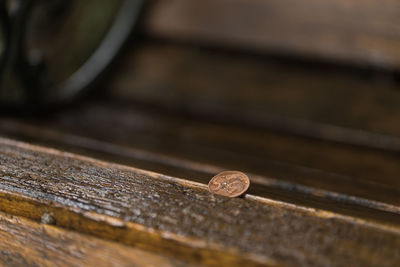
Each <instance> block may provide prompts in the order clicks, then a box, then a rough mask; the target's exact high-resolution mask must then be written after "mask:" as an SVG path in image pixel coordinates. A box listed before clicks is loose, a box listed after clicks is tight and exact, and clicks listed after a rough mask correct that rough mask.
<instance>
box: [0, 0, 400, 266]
mask: <svg viewBox="0 0 400 267" xmlns="http://www.w3.org/2000/svg"><path fill="white" fill-rule="evenodd" d="M399 25H400V6H399V4H398V3H397V1H393V0H384V1H375V0H366V1H362V2H360V1H355V0H349V1H344V0H343V1H342V0H340V1H339V0H337V1H333V0H328V1H324V2H323V3H322V2H320V1H314V0H302V1H291V0H285V1H276V0H268V1H261V0H251V1H244V0H234V1H225V0H214V1H198V2H194V1H183V0H174V1H161V0H157V1H151V3H150V4H149V5H148V7H147V9H146V13H145V14H144V15H143V17H142V23H141V26H140V28H139V29H137V32H136V33H135V34H136V38H132V41H131V43H129V44H128V46H127V48H126V49H125V51H124V53H123V54H122V56H121V58H119V60H118V61H117V62H116V64H115V65H114V68H113V69H111V70H110V72H109V73H107V75H106V76H105V77H104V82H103V83H102V84H101V85H99V86H98V91H97V93H94V94H92V95H89V96H88V97H87V98H85V99H82V100H81V101H80V102H77V103H76V104H75V105H71V106H69V107H65V108H63V109H61V110H58V111H55V112H52V113H47V114H34V115H22V116H21V115H19V116H12V115H9V114H8V115H7V114H3V115H2V116H1V117H0V135H1V137H0V166H1V168H0V172H1V173H0V265H4V266H38V265H39V266H54V265H57V266H71V265H72V266H93V265H99V266H189V265H194V266H197V265H208V266H222V265H223V266H239V265H242V266H253V265H254V266H299V265H303V266H397V265H398V264H399V263H400V249H399V248H400V180H399V179H398V174H399V173H400V164H399V163H400V161H399V156H398V155H399V152H400V126H399V125H400V124H399V123H398V122H399V121H400V108H399V103H400V90H399V83H398V81H399V79H398V77H399V75H398V70H399V62H400V38H399V36H400V28H399ZM96 89H97V88H96ZM223 170H240V171H243V172H245V173H246V174H248V175H249V177H250V179H251V186H250V188H249V190H248V191H247V193H246V194H245V195H244V196H242V197H239V198H233V199H230V198H226V197H222V196H218V195H213V194H211V193H210V192H209V191H208V188H207V183H208V181H209V180H210V179H211V177H212V176H213V175H215V174H216V173H218V172H221V171H223Z"/></svg>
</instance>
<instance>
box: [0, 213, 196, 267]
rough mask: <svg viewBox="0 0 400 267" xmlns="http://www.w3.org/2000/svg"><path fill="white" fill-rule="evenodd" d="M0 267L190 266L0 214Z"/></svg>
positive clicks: (145, 252) (142, 251)
mask: <svg viewBox="0 0 400 267" xmlns="http://www.w3.org/2000/svg"><path fill="white" fill-rule="evenodd" d="M0 265H1V266H4V267H8V266H9V267H11V266H116V267H117V266H190V265H191V264H190V263H188V262H183V261H179V260H177V259H172V258H168V257H166V256H162V255H159V254H155V253H150V252H147V251H144V250H140V249H137V248H132V247H128V246H124V245H121V244H118V243H115V242H110V241H105V240H102V239H99V238H95V237H92V236H88V235H84V234H79V233H77V232H73V231H68V230H64V229H61V228H58V227H54V226H51V225H45V224H40V223H37V222H34V221H31V220H27V219H25V218H23V217H16V216H11V215H8V214H5V213H0Z"/></svg>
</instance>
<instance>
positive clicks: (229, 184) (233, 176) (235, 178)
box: [208, 171, 250, 197]
mask: <svg viewBox="0 0 400 267" xmlns="http://www.w3.org/2000/svg"><path fill="white" fill-rule="evenodd" d="M249 186H250V179H249V177H247V175H246V174H244V173H243V172H239V171H224V172H221V173H219V174H217V175H215V176H214V177H213V178H212V179H211V180H210V182H209V183H208V189H209V190H210V191H211V192H212V193H214V194H217V195H222V196H226V197H237V196H240V195H241V194H243V193H244V192H246V190H247V189H248V188H249Z"/></svg>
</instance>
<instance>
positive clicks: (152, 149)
mask: <svg viewBox="0 0 400 267" xmlns="http://www.w3.org/2000/svg"><path fill="white" fill-rule="evenodd" d="M104 125H109V127H104ZM0 132H1V133H2V134H7V135H8V136H11V137H15V138H16V137H18V138H21V139H23V140H27V141H30V142H36V143H40V144H44V145H53V146H58V147H60V148H62V149H66V150H69V151H74V152H77V153H86V154H88V155H91V156H94V157H98V158H103V159H106V160H109V161H114V162H121V163H124V164H128V165H131V166H139V167H141V168H145V169H149V170H157V171H160V172H162V173H166V174H169V175H175V176H179V177H185V178H187V179H190V180H194V181H198V182H202V183H207V182H208V179H209V178H210V177H212V176H213V174H214V173H215V172H218V171H221V170H223V169H240V170H243V171H246V172H250V173H253V174H255V175H258V176H261V178H260V179H259V180H258V182H257V183H258V187H257V188H258V189H257V190H258V194H262V195H263V196H271V194H272V195H274V196H276V195H278V197H279V199H281V197H283V196H282V194H284V195H285V196H284V197H285V198H284V200H285V201H290V199H291V197H290V196H288V195H291V194H293V195H295V192H297V193H299V196H298V197H296V198H295V203H298V201H299V199H300V200H301V201H303V203H304V201H305V200H312V199H314V198H315V196H323V197H322V198H317V199H315V201H310V202H311V203H306V205H314V207H320V208H322V207H321V206H320V205H321V203H322V202H323V201H324V200H325V198H327V197H329V198H331V199H332V201H333V202H332V203H330V204H329V205H327V206H326V205H325V206H324V207H323V208H325V209H327V208H329V209H337V208H338V206H340V205H339V203H342V205H344V206H346V205H349V203H353V204H357V205H364V206H367V207H368V208H375V209H379V210H384V211H390V212H396V213H399V205H400V200H399V197H398V196H399V190H398V183H399V181H398V179H397V176H398V172H399V171H400V169H399V166H400V165H399V159H398V157H397V155H395V154H392V153H387V152H382V151H376V150H374V149H367V148H357V147H354V146H348V145H343V144H342V145H341V144H335V143H330V142H326V141H321V140H319V141H318V140H312V139H308V138H303V137H294V136H291V135H284V134H277V133H275V132H273V131H261V130H257V129H251V128H246V127H239V126H234V125H226V124H222V125H221V124H218V123H210V122H205V121H203V120H199V119H194V118H187V117H184V116H178V115H172V114H170V115H168V114H166V113H165V112H163V111H160V112H156V111H154V110H146V109H143V108H140V109H139V108H135V107H132V105H130V104H128V105H122V104H120V103H118V102H117V103H112V102H109V103H105V102H103V101H98V102H92V103H91V104H89V103H87V104H86V105H85V106H82V107H80V108H76V109H72V110H69V111H68V110H66V111H64V112H61V113H59V114H57V115H53V116H52V117H51V118H47V119H43V118H41V119H40V121H34V120H33V121H31V122H30V123H28V122H27V120H24V121H16V120H7V119H1V120H0ZM260 188H263V189H260ZM292 201H293V200H292ZM343 203H344V204H343ZM315 205H316V206H315ZM341 212H343V211H341ZM353 212H354V211H352V209H348V210H347V211H346V213H350V214H351V213H353ZM365 213H370V215H369V216H374V215H371V214H372V213H371V212H369V211H368V212H365Z"/></svg>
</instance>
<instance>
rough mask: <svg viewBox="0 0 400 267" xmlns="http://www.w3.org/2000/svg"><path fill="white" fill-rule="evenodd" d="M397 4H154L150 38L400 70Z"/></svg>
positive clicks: (209, 0) (238, 0) (227, 0)
mask: <svg viewBox="0 0 400 267" xmlns="http://www.w3.org/2000/svg"><path fill="white" fill-rule="evenodd" d="M399 25H400V4H399V2H398V1H396V0H384V1H380V0H364V1H359V0H350V1H349V0H339V1H337V0H327V1H318V0H301V1H296V0H284V1H279V0H267V1H265V0H250V1H248V0H205V1H186V0H173V1H161V0H159V1H154V5H153V6H152V8H151V10H150V12H149V16H148V19H147V24H146V26H147V27H146V30H147V32H149V34H150V35H153V36H161V37H166V38H169V39H172V40H184V41H190V42H193V43H197V44H212V45H220V46H228V47H235V48H242V49H249V50H253V51H261V52H266V51H268V52H269V53H281V54H288V55H298V56H302V57H309V58H314V59H315V58H322V59H328V60H331V61H336V62H338V61H342V62H348V63H353V64H354V63H356V64H361V65H373V66H378V67H384V68H392V69H396V70H398V69H399V66H400V48H399V47H400V41H399V40H400V38H399V37H400V26H399Z"/></svg>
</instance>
